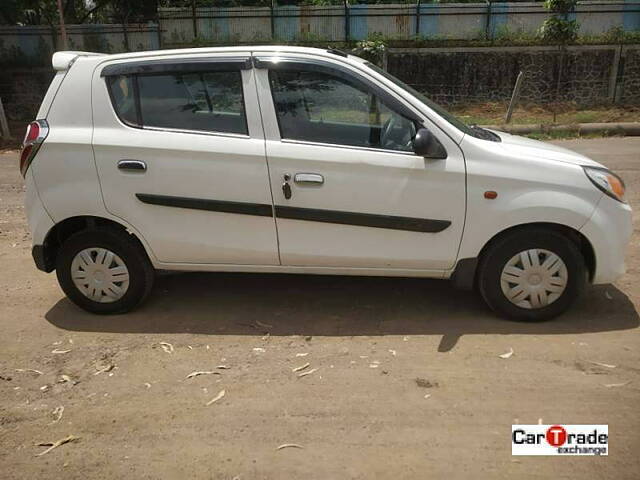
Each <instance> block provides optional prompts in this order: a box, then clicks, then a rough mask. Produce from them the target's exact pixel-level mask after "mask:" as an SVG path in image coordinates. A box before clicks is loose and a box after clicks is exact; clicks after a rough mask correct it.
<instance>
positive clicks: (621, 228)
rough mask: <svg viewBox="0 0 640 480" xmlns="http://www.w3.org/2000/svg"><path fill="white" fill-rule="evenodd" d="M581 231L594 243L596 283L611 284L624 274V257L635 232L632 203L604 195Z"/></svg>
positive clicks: (594, 278) (594, 281)
mask: <svg viewBox="0 0 640 480" xmlns="http://www.w3.org/2000/svg"><path fill="white" fill-rule="evenodd" d="M580 232H581V233H582V234H583V235H584V236H585V237H587V239H588V240H589V241H590V242H591V246H592V247H593V250H594V253H595V257H596V265H595V272H594V275H593V283H594V284H602V283H612V282H614V281H615V280H616V279H617V278H618V277H620V276H621V275H623V274H624V273H625V271H626V267H625V262H624V258H625V254H626V250H627V245H628V244H629V240H630V239H631V234H632V233H633V223H632V212H631V207H630V206H629V205H627V204H626V203H621V202H618V201H617V200H614V199H613V198H611V197H609V196H607V195H603V196H602V198H601V199H600V201H599V202H598V205H597V207H596V209H595V210H594V212H593V215H591V218H590V219H589V221H588V222H587V223H586V224H585V225H584V226H583V227H582V228H581V229H580Z"/></svg>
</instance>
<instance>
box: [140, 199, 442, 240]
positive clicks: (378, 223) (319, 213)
mask: <svg viewBox="0 0 640 480" xmlns="http://www.w3.org/2000/svg"><path fill="white" fill-rule="evenodd" d="M136 197H137V198H138V200H140V201H141V202H143V203H148V204H151V205H162V206H164V207H177V208H190V209H194V210H208V211H211V212H224V213H238V214H242V215H256V216H260V217H271V216H272V215H273V209H272V207H271V205H268V204H264V203H245V202H228V201H223V200H209V199H204V198H187V197H172V196H166V195H153V194H147V193H136ZM275 213H276V217H277V218H287V219H291V220H304V221H310V222H322V223H337V224H341V225H355V226H359V227H371V228H387V229H390V230H406V231H409V232H423V233H438V232H441V231H443V230H444V229H446V228H447V227H449V225H451V222H450V221H448V220H432V219H429V218H414V217H399V216H390V215H376V214H372V213H358V212H343V211H339V210H319V209H315V208H299V207H289V206H285V205H276V208H275Z"/></svg>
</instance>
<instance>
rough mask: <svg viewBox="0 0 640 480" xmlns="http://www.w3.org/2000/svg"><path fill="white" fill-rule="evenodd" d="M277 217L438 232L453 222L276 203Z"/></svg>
mask: <svg viewBox="0 0 640 480" xmlns="http://www.w3.org/2000/svg"><path fill="white" fill-rule="evenodd" d="M276 217H277V218H288V219H291V220H307V221H311V222H323V223H339V224H342V225H356V226H359V227H372V228H388V229H391V230H407V231H409V232H425V233H437V232H441V231H442V230H444V229H445V228H447V227H448V226H449V225H451V222H450V221H448V220H431V219H428V218H413V217H397V216H390V215H375V214H372V213H357V212H342V211H338V210H318V209H315V208H298V207H288V206H284V205H276Z"/></svg>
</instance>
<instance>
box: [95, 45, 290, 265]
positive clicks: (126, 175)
mask: <svg viewBox="0 0 640 480" xmlns="http://www.w3.org/2000/svg"><path fill="white" fill-rule="evenodd" d="M248 60H249V55H248V54H246V55H238V54H234V55H211V54H208V55H199V56H189V57H186V58H176V57H166V56H164V57H158V58H153V57H151V58H145V59H142V60H137V61H133V62H131V61H128V62H125V63H123V62H120V63H114V62H110V63H109V64H103V65H101V66H99V67H98V68H97V70H96V72H95V74H94V79H93V82H94V85H93V87H94V88H93V91H94V102H93V111H94V137H93V147H94V151H95V159H96V164H97V168H98V173H99V177H100V183H101V186H102V192H103V196H104V202H105V205H106V208H107V210H108V211H109V212H111V213H112V214H113V215H115V216H117V217H120V218H121V219H123V220H124V221H125V222H127V223H128V224H130V225H131V226H133V227H134V228H135V229H136V230H137V231H138V232H140V234H141V235H142V236H143V237H144V239H145V240H146V242H147V243H148V245H149V246H150V247H151V250H152V251H153V254H154V255H155V256H156V258H157V260H158V261H159V262H162V263H167V264H188V265H191V266H192V265H195V264H238V265H240V264H241V265H253V264H255V265H277V264H278V263H279V260H278V249H277V237H276V230H275V222H274V219H273V215H272V198H271V191H270V186H269V180H268V172H267V164H266V158H265V147H264V135H263V132H262V125H261V120H260V116H259V111H258V106H257V97H256V89H255V82H254V78H253V75H254V74H253V70H252V69H251V64H250V62H248Z"/></svg>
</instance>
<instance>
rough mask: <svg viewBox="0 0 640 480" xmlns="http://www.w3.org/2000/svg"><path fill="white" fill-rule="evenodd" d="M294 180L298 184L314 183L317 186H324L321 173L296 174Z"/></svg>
mask: <svg viewBox="0 0 640 480" xmlns="http://www.w3.org/2000/svg"><path fill="white" fill-rule="evenodd" d="M293 180H294V181H295V182H296V183H312V184H315V185H322V184H323V183H324V177H323V176H322V175H320V174H319V173H296V176H295V177H293Z"/></svg>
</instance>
